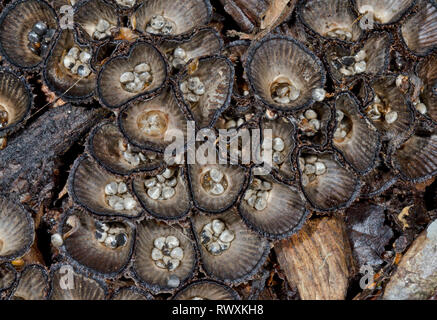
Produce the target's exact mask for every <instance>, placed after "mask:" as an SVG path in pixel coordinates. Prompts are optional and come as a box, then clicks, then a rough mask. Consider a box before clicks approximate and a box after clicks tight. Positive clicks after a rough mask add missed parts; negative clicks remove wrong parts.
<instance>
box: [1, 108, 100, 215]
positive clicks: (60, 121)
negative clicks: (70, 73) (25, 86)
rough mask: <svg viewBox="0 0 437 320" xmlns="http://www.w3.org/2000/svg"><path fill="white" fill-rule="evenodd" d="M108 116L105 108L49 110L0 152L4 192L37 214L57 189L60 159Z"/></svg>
mask: <svg viewBox="0 0 437 320" xmlns="http://www.w3.org/2000/svg"><path fill="white" fill-rule="evenodd" d="M104 114H106V111H104V110H103V109H102V108H99V109H87V108H82V107H73V106H71V105H64V106H61V107H57V108H53V109H50V110H48V111H47V112H45V113H44V114H43V115H42V116H41V117H39V118H38V119H36V120H35V122H33V123H30V124H29V125H28V126H26V127H25V128H23V130H22V131H21V132H19V133H18V135H17V136H16V137H15V138H14V139H11V141H8V145H7V147H6V148H5V149H3V150H1V151H0V192H1V193H5V194H8V196H10V195H13V194H15V195H16V196H17V197H19V199H20V200H21V201H22V202H26V203H27V204H29V205H30V206H31V207H33V208H34V209H35V210H36V211H37V210H38V208H39V203H41V201H42V200H43V199H44V197H47V195H48V194H49V193H50V190H52V189H53V187H54V182H55V175H56V172H57V170H56V169H57V167H58V166H59V165H60V164H59V163H58V159H59V157H61V156H62V155H64V154H65V153H66V152H67V151H68V150H69V149H70V147H71V146H72V145H73V144H74V143H75V142H76V141H77V140H78V139H79V138H80V137H82V136H84V135H85V134H86V133H88V131H89V130H90V129H91V127H93V126H94V125H95V124H96V123H97V122H98V121H99V120H100V119H101V118H102V117H103V115H104ZM72 160H73V159H72ZM35 197H39V198H35Z"/></svg>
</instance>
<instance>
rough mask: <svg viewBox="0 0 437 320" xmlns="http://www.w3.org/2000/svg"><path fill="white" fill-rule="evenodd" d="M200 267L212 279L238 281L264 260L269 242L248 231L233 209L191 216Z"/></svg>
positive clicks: (249, 274)
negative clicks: (200, 262) (219, 212)
mask: <svg viewBox="0 0 437 320" xmlns="http://www.w3.org/2000/svg"><path fill="white" fill-rule="evenodd" d="M192 224H193V229H194V233H195V235H196V239H197V243H198V248H199V250H200V253H201V256H200V257H201V261H202V267H203V269H204V270H205V272H206V273H207V274H208V275H209V276H210V277H212V278H214V279H216V280H219V281H223V282H225V283H233V284H238V283H241V282H243V281H244V280H246V279H247V278H249V277H250V276H252V275H253V274H255V273H256V272H257V271H258V269H259V268H260V267H261V265H262V264H263V263H264V261H265V259H266V255H267V253H268V251H269V247H270V246H269V244H268V242H267V241H266V240H264V239H263V238H261V237H260V236H259V235H258V234H257V233H255V232H253V231H251V230H250V229H249V228H248V227H247V226H246V225H245V224H244V223H243V222H242V221H241V218H240V217H239V216H238V214H237V213H236V212H235V210H229V211H226V212H224V213H222V214H219V215H202V214H199V215H197V216H195V217H194V218H193V219H192Z"/></svg>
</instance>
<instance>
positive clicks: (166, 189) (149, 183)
mask: <svg viewBox="0 0 437 320" xmlns="http://www.w3.org/2000/svg"><path fill="white" fill-rule="evenodd" d="M177 184H178V178H177V172H176V170H175V169H172V168H167V169H165V171H164V172H163V173H162V174H158V175H156V177H152V178H149V179H146V180H145V181H144V187H145V188H146V190H147V195H148V196H149V197H150V198H151V199H153V200H168V199H171V198H173V197H174V195H175V194H176V190H175V188H176V186H177Z"/></svg>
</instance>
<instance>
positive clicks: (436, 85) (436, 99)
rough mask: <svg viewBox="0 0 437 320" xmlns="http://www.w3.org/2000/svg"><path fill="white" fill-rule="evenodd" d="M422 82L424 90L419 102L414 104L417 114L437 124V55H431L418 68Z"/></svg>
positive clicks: (417, 71) (418, 74) (417, 72)
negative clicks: (429, 118) (427, 117)
mask: <svg viewBox="0 0 437 320" xmlns="http://www.w3.org/2000/svg"><path fill="white" fill-rule="evenodd" d="M416 74H417V76H418V77H419V79H420V81H421V82H422V86H423V88H422V90H421V93H420V96H419V99H418V100H417V101H414V102H413V105H414V106H415V109H416V111H417V112H419V113H421V114H425V115H427V116H429V117H431V119H432V120H434V121H435V122H437V55H435V54H433V55H429V56H427V57H426V58H425V59H424V60H422V61H421V62H420V63H419V64H418V65H417V68H416Z"/></svg>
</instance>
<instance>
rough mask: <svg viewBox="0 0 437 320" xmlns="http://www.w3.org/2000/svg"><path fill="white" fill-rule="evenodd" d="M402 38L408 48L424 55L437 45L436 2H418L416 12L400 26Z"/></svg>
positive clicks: (431, 0) (427, 0) (428, 0)
mask: <svg viewBox="0 0 437 320" xmlns="http://www.w3.org/2000/svg"><path fill="white" fill-rule="evenodd" d="M401 35H402V39H403V41H404V42H405V44H406V46H407V47H408V49H409V50H411V51H412V52H413V53H414V54H416V55H419V56H425V55H426V54H428V53H429V52H430V51H432V50H434V49H435V48H436V47H437V4H436V3H435V1H433V0H423V1H419V3H418V10H417V12H415V13H413V14H412V15H411V16H409V17H408V18H407V20H406V21H405V22H404V23H403V24H402V27H401Z"/></svg>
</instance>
